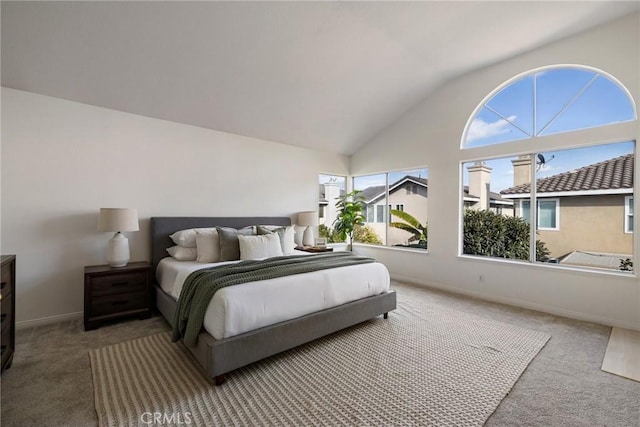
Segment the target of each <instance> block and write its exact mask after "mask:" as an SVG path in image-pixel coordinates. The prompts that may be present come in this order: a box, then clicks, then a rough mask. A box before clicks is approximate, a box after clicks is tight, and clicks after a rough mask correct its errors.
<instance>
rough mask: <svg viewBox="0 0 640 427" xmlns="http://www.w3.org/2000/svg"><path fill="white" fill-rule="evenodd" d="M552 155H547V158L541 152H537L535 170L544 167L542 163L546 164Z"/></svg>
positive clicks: (551, 158)
mask: <svg viewBox="0 0 640 427" xmlns="http://www.w3.org/2000/svg"><path fill="white" fill-rule="evenodd" d="M554 157H555V156H554V155H553V154H552V155H551V157H549V158H548V159H545V157H544V156H543V155H542V153H538V161H537V162H536V164H537V165H538V166H537V167H536V171H539V170H540V169H542V168H543V167H544V165H546V164H547V163H549V162H550V161H551V160H553V159H554Z"/></svg>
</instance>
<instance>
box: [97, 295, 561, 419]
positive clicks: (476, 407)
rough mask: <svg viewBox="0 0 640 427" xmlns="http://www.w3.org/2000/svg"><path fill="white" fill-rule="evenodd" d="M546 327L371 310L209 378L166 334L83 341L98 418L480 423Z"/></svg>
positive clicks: (447, 313)
mask: <svg viewBox="0 0 640 427" xmlns="http://www.w3.org/2000/svg"><path fill="white" fill-rule="evenodd" d="M549 338H550V337H549V336H548V335H546V334H543V333H539V332H534V331H530V330H526V329H522V328H519V327H515V326H512V325H508V324H504V323H500V322H496V321H493V320H489V319H485V318H481V317H478V316H474V315H471V314H467V313H462V312H458V311H453V310H450V309H447V308H444V307H439V306H435V305H428V306H424V305H421V306H416V305H412V304H411V303H407V302H402V303H401V304H400V305H399V307H398V310H396V311H394V312H391V313H390V315H389V319H387V320H383V319H382V318H376V319H373V320H370V321H368V322H365V323H362V324H360V325H357V326H355V327H352V328H349V329H346V330H344V331H341V332H338V333H336V334H333V335H331V336H328V337H325V338H322V339H320V340H317V341H315V342H312V343H309V344H306V345H304V346H301V347H298V348H296V349H294V350H290V351H288V352H285V353H281V354H279V355H277V356H274V357H271V358H269V359H266V360H263V361H261V362H258V363H255V364H253V365H251V366H248V367H245V368H243V369H240V370H237V371H235V372H233V373H232V374H231V375H230V376H229V379H228V381H227V382H226V383H225V384H224V385H222V386H221V387H215V386H213V385H211V383H209V382H208V381H207V380H206V379H205V378H204V377H203V376H202V374H201V371H200V370H199V368H198V367H197V366H196V365H195V362H193V361H192V359H191V358H190V356H189V354H188V351H187V350H186V349H185V348H184V347H183V346H182V345H181V344H172V343H171V342H170V335H169V333H161V334H157V335H152V336H149V337H145V338H141V339H136V340H132V341H127V342H123V343H120V344H117V345H112V346H109V347H104V348H101V349H98V350H93V351H91V352H90V354H89V355H90V359H91V369H92V374H93V386H94V393H95V405H96V412H97V414H98V420H99V424H100V425H101V426H121V425H132V426H136V425H140V426H147V425H194V426H202V425H220V426H253V425H276V426H281V425H290V426H302V425H304V426H308V425H319V426H320V425H322V426H324V425H363V426H364V425H371V426H380V425H421V426H422V425H437V426H447V425H450V426H480V425H482V424H483V423H484V422H485V421H486V420H487V418H488V417H489V416H490V415H491V414H492V413H493V411H495V409H496V408H497V406H498V404H499V403H500V401H501V400H502V399H503V398H504V397H505V396H506V394H507V393H508V392H509V390H511V388H512V387H513V385H514V384H515V382H516V381H517V380H518V378H519V377H520V375H521V374H522V372H523V371H524V370H525V369H526V367H527V366H528V364H529V363H530V362H531V360H532V359H533V358H534V357H535V356H536V354H537V353H538V352H539V351H540V350H541V349H542V347H544V345H545V344H546V342H547V341H548V339H549Z"/></svg>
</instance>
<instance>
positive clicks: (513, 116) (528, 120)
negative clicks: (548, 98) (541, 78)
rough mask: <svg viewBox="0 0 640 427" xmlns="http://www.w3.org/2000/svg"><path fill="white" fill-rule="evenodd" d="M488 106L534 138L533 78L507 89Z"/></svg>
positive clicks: (530, 77) (524, 79) (515, 83)
mask: <svg viewBox="0 0 640 427" xmlns="http://www.w3.org/2000/svg"><path fill="white" fill-rule="evenodd" d="M487 106H488V107H490V108H491V109H493V110H494V111H495V112H496V113H498V114H500V115H501V116H502V117H504V118H510V121H511V122H512V123H513V124H515V125H516V126H517V127H519V128H520V129H521V130H522V131H524V132H525V133H526V134H527V135H529V136H533V76H527V77H524V78H522V79H520V80H517V81H515V82H513V83H512V84H510V85H509V86H507V87H505V88H504V89H502V90H501V91H500V92H498V93H497V94H495V95H494V96H493V97H492V98H491V99H490V100H489V102H487Z"/></svg>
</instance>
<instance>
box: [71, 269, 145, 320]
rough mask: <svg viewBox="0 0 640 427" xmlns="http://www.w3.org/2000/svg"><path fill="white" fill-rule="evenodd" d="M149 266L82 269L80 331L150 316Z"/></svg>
mask: <svg viewBox="0 0 640 427" xmlns="http://www.w3.org/2000/svg"><path fill="white" fill-rule="evenodd" d="M150 275H151V265H150V264H149V263H148V262H131V263H129V264H127V265H126V266H125V267H109V266H108V265H93V266H87V267H85V268H84V329H85V331H89V330H92V329H96V328H97V327H99V326H100V325H102V324H103V323H105V322H108V321H112V320H115V319H121V318H125V317H131V316H138V317H140V318H147V317H149V316H150V315H151V309H152V292H151V280H150Z"/></svg>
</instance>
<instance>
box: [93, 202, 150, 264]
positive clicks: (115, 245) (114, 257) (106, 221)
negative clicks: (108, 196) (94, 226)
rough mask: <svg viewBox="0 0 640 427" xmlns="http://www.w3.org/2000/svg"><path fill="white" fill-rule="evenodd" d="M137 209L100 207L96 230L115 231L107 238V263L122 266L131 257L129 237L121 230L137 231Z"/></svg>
mask: <svg viewBox="0 0 640 427" xmlns="http://www.w3.org/2000/svg"><path fill="white" fill-rule="evenodd" d="M139 229H140V228H139V225H138V211H137V210H136V209H130V208H100V218H99V220H98V231H115V234H114V235H113V237H112V238H111V240H109V250H108V251H107V263H108V264H109V265H110V266H111V267H124V266H126V265H127V263H128V262H129V259H130V258H131V257H130V255H129V239H127V237H126V236H125V235H124V234H122V231H138V230H139Z"/></svg>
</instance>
